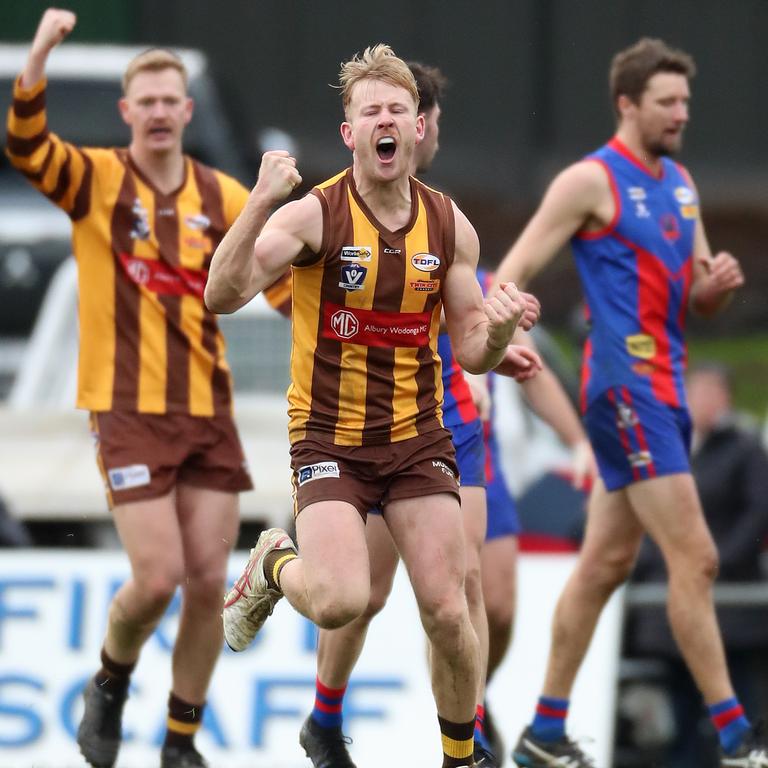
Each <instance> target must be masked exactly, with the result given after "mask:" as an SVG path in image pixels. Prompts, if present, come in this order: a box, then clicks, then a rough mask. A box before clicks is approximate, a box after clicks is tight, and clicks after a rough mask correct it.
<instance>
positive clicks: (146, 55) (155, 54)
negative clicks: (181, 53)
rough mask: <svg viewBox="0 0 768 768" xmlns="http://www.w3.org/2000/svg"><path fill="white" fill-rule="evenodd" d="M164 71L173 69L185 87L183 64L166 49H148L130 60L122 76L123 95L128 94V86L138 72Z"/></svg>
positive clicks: (185, 72)
mask: <svg viewBox="0 0 768 768" xmlns="http://www.w3.org/2000/svg"><path fill="white" fill-rule="evenodd" d="M164 69H175V70H176V71H177V72H178V73H179V74H180V75H181V79H182V80H183V81H184V88H185V90H186V87H187V79H188V78H187V68H186V67H185V66H184V62H183V61H182V60H181V59H180V58H179V57H178V56H177V55H176V54H175V53H174V52H173V51H169V50H168V49H167V48H149V49H147V50H146V51H143V52H142V53H140V54H139V55H138V56H136V57H134V58H133V59H131V62H130V63H129V64H128V66H127V68H126V70H125V73H124V74H123V94H126V93H128V86H129V85H130V84H131V80H133V78H134V77H136V75H138V74H139V72H160V71H162V70H164Z"/></svg>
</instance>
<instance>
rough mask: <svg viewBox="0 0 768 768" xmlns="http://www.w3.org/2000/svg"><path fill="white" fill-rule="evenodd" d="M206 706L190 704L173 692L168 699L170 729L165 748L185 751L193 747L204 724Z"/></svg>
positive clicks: (167, 731)
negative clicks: (196, 736) (196, 735)
mask: <svg viewBox="0 0 768 768" xmlns="http://www.w3.org/2000/svg"><path fill="white" fill-rule="evenodd" d="M204 709H205V704H190V703H189V702H186V701H184V700H183V699H180V698H179V697H178V696H176V694H174V693H173V692H171V694H170V696H169V697H168V727H167V730H166V732H165V741H164V742H163V746H164V747H176V748H178V749H184V748H188V747H191V746H192V741H193V740H194V738H195V734H196V733H197V732H198V730H200V726H201V725H202V724H203V710H204Z"/></svg>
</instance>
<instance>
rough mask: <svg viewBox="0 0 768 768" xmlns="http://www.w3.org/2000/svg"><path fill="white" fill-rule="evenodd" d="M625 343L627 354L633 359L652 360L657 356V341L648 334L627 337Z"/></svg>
mask: <svg viewBox="0 0 768 768" xmlns="http://www.w3.org/2000/svg"><path fill="white" fill-rule="evenodd" d="M624 341H625V342H626V345H627V352H629V354H630V355H632V356H633V357H639V358H641V359H643V360H650V359H651V358H652V357H654V356H655V354H656V339H654V338H653V336H649V335H648V334H647V333H636V334H634V335H633V336H627V337H626V338H625V339H624Z"/></svg>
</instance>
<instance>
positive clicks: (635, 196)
mask: <svg viewBox="0 0 768 768" xmlns="http://www.w3.org/2000/svg"><path fill="white" fill-rule="evenodd" d="M627 194H628V195H629V199H630V200H645V190H644V189H643V188H642V187H628V188H627Z"/></svg>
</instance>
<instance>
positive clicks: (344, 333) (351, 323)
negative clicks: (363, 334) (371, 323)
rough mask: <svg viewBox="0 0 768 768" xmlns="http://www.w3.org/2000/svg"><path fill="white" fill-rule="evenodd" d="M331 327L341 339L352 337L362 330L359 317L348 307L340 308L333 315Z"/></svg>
mask: <svg viewBox="0 0 768 768" xmlns="http://www.w3.org/2000/svg"><path fill="white" fill-rule="evenodd" d="M331 328H333V332H334V333H335V334H336V335H337V336H338V337H339V338H341V339H351V338H352V337H353V336H354V335H355V334H356V333H357V332H358V330H360V324H359V323H358V322H357V318H356V317H355V316H354V315H353V314H352V313H351V312H349V311H347V310H346V309H340V310H338V311H337V312H334V313H333V314H332V315H331Z"/></svg>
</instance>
